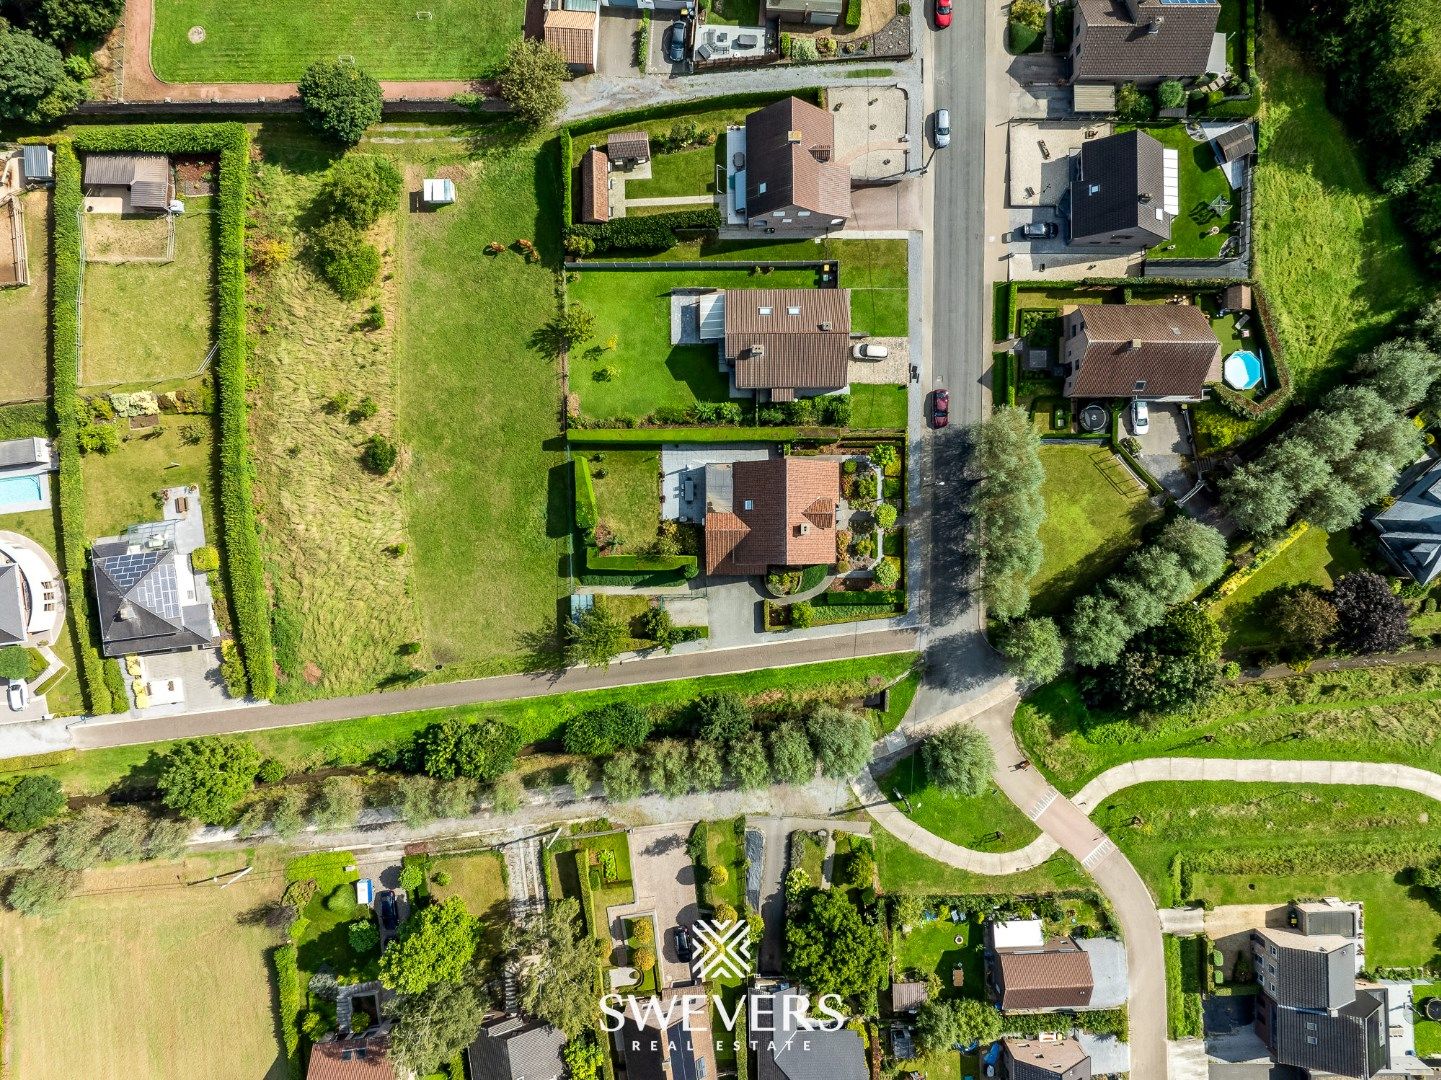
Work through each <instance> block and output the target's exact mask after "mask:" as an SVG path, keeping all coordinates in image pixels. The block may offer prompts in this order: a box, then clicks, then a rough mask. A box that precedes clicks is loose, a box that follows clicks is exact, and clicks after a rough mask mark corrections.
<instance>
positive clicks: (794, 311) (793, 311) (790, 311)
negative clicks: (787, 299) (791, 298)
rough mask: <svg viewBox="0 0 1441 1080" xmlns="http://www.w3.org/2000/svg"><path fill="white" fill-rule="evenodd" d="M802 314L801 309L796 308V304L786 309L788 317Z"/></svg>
mask: <svg viewBox="0 0 1441 1080" xmlns="http://www.w3.org/2000/svg"><path fill="white" fill-rule="evenodd" d="M800 313H801V309H800V308H798V307H796V306H795V305H794V304H792V305H791V306H790V307H788V308H786V314H787V315H799V314H800Z"/></svg>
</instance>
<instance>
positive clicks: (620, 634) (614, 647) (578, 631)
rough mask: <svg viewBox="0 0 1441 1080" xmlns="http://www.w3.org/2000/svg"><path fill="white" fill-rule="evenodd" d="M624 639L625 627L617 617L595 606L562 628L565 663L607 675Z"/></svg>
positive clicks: (609, 611) (608, 609) (604, 608)
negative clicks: (564, 642)
mask: <svg viewBox="0 0 1441 1080" xmlns="http://www.w3.org/2000/svg"><path fill="white" fill-rule="evenodd" d="M625 639H626V625H625V623H624V622H622V621H621V618H620V616H619V615H616V614H615V613H614V612H613V611H611V610H610V608H607V607H601V606H599V605H597V606H596V607H593V608H590V609H589V610H588V611H583V612H581V614H580V616H579V617H578V618H577V619H575V620H574V621H572V622H569V623H567V624H566V659H567V660H568V661H569V662H570V663H572V664H586V665H589V666H590V667H597V668H600V669H601V670H602V671H608V670H610V662H611V661H612V660H614V659H615V658H616V656H617V655H618V654H619V653H620V650H621V646H622V645H623V644H624V643H625Z"/></svg>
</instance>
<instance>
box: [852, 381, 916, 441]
mask: <svg viewBox="0 0 1441 1080" xmlns="http://www.w3.org/2000/svg"><path fill="white" fill-rule="evenodd" d="M906 395H907V389H906V387H904V386H875V385H870V384H866V383H853V384H852V385H851V427H853V428H898V429H900V430H902V431H904V430H905V427H906V403H907V396H906Z"/></svg>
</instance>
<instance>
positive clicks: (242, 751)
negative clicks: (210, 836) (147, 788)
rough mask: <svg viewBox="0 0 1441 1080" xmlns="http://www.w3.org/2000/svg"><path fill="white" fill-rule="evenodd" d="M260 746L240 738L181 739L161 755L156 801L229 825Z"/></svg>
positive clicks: (257, 762)
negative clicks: (157, 797)
mask: <svg viewBox="0 0 1441 1080" xmlns="http://www.w3.org/2000/svg"><path fill="white" fill-rule="evenodd" d="M260 762H261V757H260V752H259V751H258V750H256V749H255V747H253V746H251V745H250V743H249V742H247V741H246V740H244V739H236V738H230V737H226V736H212V737H209V738H204V739H183V740H182V741H180V742H178V743H176V744H175V745H174V746H172V747H171V748H170V750H169V751H168V752H167V753H166V754H165V756H164V758H162V759H161V764H160V779H159V781H158V782H157V784H156V786H157V787H158V788H159V789H160V801H161V802H163V803H164V804H165V805H166V807H167V808H169V809H170V810H173V811H175V813H177V814H180V815H182V816H183V817H190V818H197V819H199V820H200V821H204V822H206V823H207V824H211V825H229V824H230V823H231V822H232V821H233V820H234V819H235V809H236V806H237V805H238V804H239V803H240V800H241V799H243V798H245V796H246V795H248V794H250V792H251V790H252V789H253V788H254V786H255V774H256V772H258V771H259V769H260Z"/></svg>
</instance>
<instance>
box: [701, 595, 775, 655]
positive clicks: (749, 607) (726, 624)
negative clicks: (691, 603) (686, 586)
mask: <svg viewBox="0 0 1441 1080" xmlns="http://www.w3.org/2000/svg"><path fill="white" fill-rule="evenodd" d="M760 601H761V594H760V590H759V589H757V588H756V584H755V582H754V581H752V580H751V579H750V578H706V603H707V606H708V608H709V610H710V639H709V640H710V646H711V648H713V649H723V648H726V647H728V646H732V645H752V644H755V643H757V642H758V641H761V640H763V639H766V638H769V639H771V640H774V638H775V635H768V634H766V632H765V631H764V630H762V629H761V608H760Z"/></svg>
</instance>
